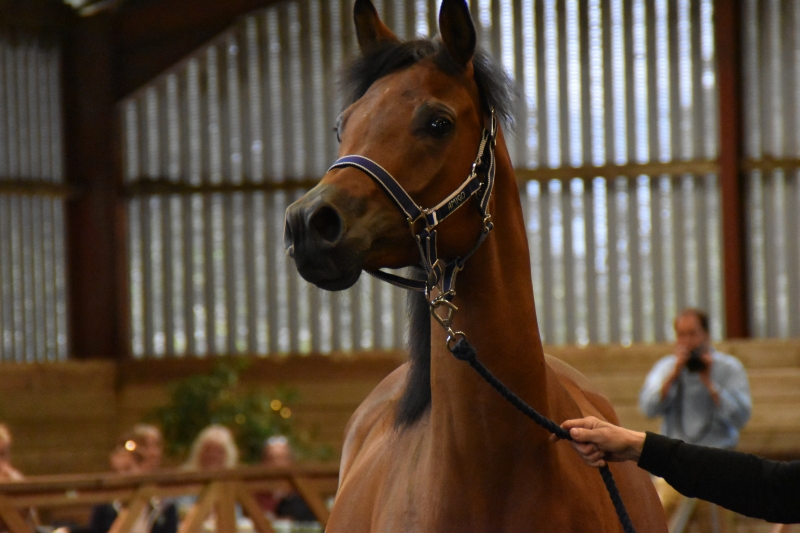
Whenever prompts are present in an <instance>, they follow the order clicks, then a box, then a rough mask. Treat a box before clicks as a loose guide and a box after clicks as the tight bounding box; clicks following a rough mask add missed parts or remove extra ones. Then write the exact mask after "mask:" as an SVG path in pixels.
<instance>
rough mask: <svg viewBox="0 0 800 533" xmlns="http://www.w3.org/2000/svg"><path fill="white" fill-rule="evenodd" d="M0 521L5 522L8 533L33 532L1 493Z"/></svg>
mask: <svg viewBox="0 0 800 533" xmlns="http://www.w3.org/2000/svg"><path fill="white" fill-rule="evenodd" d="M0 522H5V524H6V527H7V528H8V531H9V532H10V533H33V530H32V529H31V527H30V526H29V525H28V523H27V522H26V521H25V520H24V519H23V518H22V516H21V515H20V513H19V511H18V510H17V509H15V508H14V506H12V505H11V502H9V501H8V498H6V497H5V496H3V495H2V494H0Z"/></svg>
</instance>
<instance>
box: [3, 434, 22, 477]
mask: <svg viewBox="0 0 800 533" xmlns="http://www.w3.org/2000/svg"><path fill="white" fill-rule="evenodd" d="M23 477H24V476H23V475H22V474H21V473H20V471H19V470H17V469H16V468H14V467H13V466H12V465H11V432H10V431H9V430H8V427H6V425H5V424H0V481H20V480H22V479H23Z"/></svg>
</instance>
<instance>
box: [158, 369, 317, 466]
mask: <svg viewBox="0 0 800 533" xmlns="http://www.w3.org/2000/svg"><path fill="white" fill-rule="evenodd" d="M247 365H248V362H247V360H246V359H243V358H237V359H228V360H225V361H222V362H220V364H219V365H217V367H216V368H214V370H213V371H212V372H211V373H210V374H208V375H196V376H190V377H187V378H185V379H182V380H180V381H177V382H175V383H172V384H171V385H170V402H169V404H167V405H166V406H164V407H161V408H159V409H156V410H155V411H154V412H153V413H152V414H151V418H152V419H153V420H154V421H155V422H156V423H158V424H159V425H160V426H161V428H162V430H163V432H164V441H165V448H166V451H167V453H168V454H170V455H177V456H180V457H186V455H187V454H188V451H189V449H190V448H191V445H192V442H193V441H194V439H195V437H197V435H198V434H199V433H200V431H202V430H203V428H205V427H206V426H208V425H210V424H221V425H223V426H226V427H228V428H229V429H230V430H231V431H232V432H233V434H234V436H235V437H236V443H237V444H238V446H239V451H240V454H241V458H242V461H244V462H249V463H255V462H258V461H260V460H261V450H262V447H263V445H264V441H265V440H266V439H267V438H269V437H271V436H274V435H285V436H286V437H287V438H288V439H289V442H290V445H291V446H292V448H293V449H294V450H295V451H296V453H298V452H299V453H298V455H299V456H301V457H303V456H305V457H313V458H318V459H324V458H327V457H326V456H327V455H330V451H329V449H328V448H326V447H322V448H320V447H314V446H312V445H310V444H308V442H307V440H308V435H302V436H300V437H298V436H297V435H296V434H295V432H294V431H293V427H292V417H291V405H292V402H294V401H296V400H297V392H296V391H295V390H293V389H289V388H286V387H277V388H275V389H274V390H272V391H270V392H269V393H266V392H262V391H253V390H249V391H243V390H241V389H240V388H239V387H237V386H238V383H239V374H240V373H241V371H242V370H244V369H245V368H246V366H247Z"/></svg>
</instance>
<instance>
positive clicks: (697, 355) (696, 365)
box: [686, 347, 706, 372]
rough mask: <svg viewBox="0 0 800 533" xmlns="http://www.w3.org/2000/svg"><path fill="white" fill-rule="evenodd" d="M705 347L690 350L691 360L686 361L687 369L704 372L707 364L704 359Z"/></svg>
mask: <svg viewBox="0 0 800 533" xmlns="http://www.w3.org/2000/svg"><path fill="white" fill-rule="evenodd" d="M702 355H703V348H702V347H698V348H695V349H694V350H692V351H691V352H689V360H688V361H686V370H688V371H689V372H702V371H703V370H705V369H706V364H705V363H704V362H703V359H702Z"/></svg>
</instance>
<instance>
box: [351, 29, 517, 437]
mask: <svg viewBox="0 0 800 533" xmlns="http://www.w3.org/2000/svg"><path fill="white" fill-rule="evenodd" d="M429 57H430V58H432V59H433V61H434V63H435V64H436V66H437V67H438V68H440V69H441V70H443V71H444V72H447V73H449V74H452V75H457V74H458V72H459V70H458V67H457V66H456V64H455V63H454V62H453V60H452V59H451V58H450V55H449V54H448V53H447V50H446V49H445V48H444V45H443V44H442V42H441V41H439V40H427V39H424V40H415V41H405V42H399V43H398V42H389V43H382V44H380V45H378V46H375V47H374V48H373V49H372V50H370V51H368V52H367V53H366V54H363V55H361V56H359V57H357V58H356V59H355V60H354V61H353V62H352V63H350V65H349V66H347V67H346V68H345V70H344V72H343V76H342V88H343V92H344V94H345V97H346V100H345V105H346V106H347V105H350V104H352V103H353V102H355V101H356V100H358V99H359V98H361V97H362V96H363V95H364V93H366V92H367V90H368V89H369V88H370V86H371V85H372V84H373V83H375V81H377V80H379V79H380V78H382V77H384V76H386V75H388V74H390V73H392V72H395V71H398V70H402V69H405V68H408V67H410V66H412V65H414V64H415V63H418V62H419V61H421V60H422V59H425V58H429ZM472 64H473V70H474V76H475V83H476V85H477V86H478V92H479V94H480V98H481V105H482V106H483V111H484V112H485V113H488V111H489V109H491V108H494V110H495V113H496V114H497V117H498V119H500V120H502V121H503V123H504V124H505V125H506V126H511V125H512V120H511V119H512V111H513V106H514V104H515V101H516V98H517V92H516V89H515V87H514V82H513V81H512V80H511V78H510V77H509V76H508V74H507V73H506V71H505V70H504V69H503V68H502V66H500V65H498V64H497V63H496V62H495V61H494V60H493V59H492V58H491V57H490V56H489V55H488V54H487V53H486V52H484V51H483V50H477V51H476V52H475V55H474V57H473V58H472ZM408 318H409V321H408V324H409V325H408V351H409V354H410V358H409V361H410V368H409V370H408V377H407V379H406V388H405V390H404V391H403V395H402V397H401V398H400V402H399V404H398V406H397V416H396V418H395V424H396V425H397V427H401V426H405V425H410V424H413V423H414V422H416V421H417V420H419V418H420V417H421V416H422V415H423V414H424V413H425V411H426V410H427V409H428V407H429V406H430V404H431V344H430V339H431V319H430V313H429V311H428V303H427V301H426V300H425V296H424V295H422V294H421V293H417V292H411V293H409V295H408Z"/></svg>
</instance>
